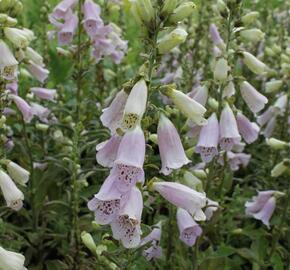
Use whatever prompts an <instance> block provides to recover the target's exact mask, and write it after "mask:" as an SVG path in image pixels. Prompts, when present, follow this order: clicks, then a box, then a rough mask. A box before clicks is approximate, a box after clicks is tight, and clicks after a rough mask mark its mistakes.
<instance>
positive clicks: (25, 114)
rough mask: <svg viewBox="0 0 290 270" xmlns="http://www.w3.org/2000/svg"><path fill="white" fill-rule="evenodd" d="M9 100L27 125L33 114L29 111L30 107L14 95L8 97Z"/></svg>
mask: <svg viewBox="0 0 290 270" xmlns="http://www.w3.org/2000/svg"><path fill="white" fill-rule="evenodd" d="M10 97H11V99H12V100H13V102H14V103H15V105H16V106H17V108H18V110H19V111H20V112H21V114H22V116H23V120H24V121H25V122H26V123H29V122H30V121H31V120H32V118H33V113H32V110H31V106H30V105H29V104H28V103H27V102H26V101H25V100H24V99H23V98H21V97H19V96H16V95H10Z"/></svg>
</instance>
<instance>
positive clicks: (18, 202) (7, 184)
mask: <svg viewBox="0 0 290 270" xmlns="http://www.w3.org/2000/svg"><path fill="white" fill-rule="evenodd" d="M0 188H1V190H2V193H3V196H4V198H5V201H6V203H7V206H8V207H10V208H11V209H13V210H15V211H19V210H20V209H21V208H22V206H23V202H22V201H23V200H24V195H23V193H22V192H21V191H20V190H19V189H18V188H17V186H16V185H15V184H14V182H13V181H12V179H11V178H10V177H9V175H8V174H6V173H5V172H4V171H2V170H0Z"/></svg>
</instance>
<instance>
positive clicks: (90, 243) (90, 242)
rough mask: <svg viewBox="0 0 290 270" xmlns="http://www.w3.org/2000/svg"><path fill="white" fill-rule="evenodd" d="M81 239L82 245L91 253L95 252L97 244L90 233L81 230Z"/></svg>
mask: <svg viewBox="0 0 290 270" xmlns="http://www.w3.org/2000/svg"><path fill="white" fill-rule="evenodd" d="M81 239H82V241H83V243H84V245H85V246H86V247H87V248H88V249H89V250H90V251H91V252H92V253H93V254H95V253H96V252H97V246H96V244H95V241H94V239H93V237H92V236H91V234H89V233H87V232H85V231H84V232H82V233H81Z"/></svg>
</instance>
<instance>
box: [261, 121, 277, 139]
mask: <svg viewBox="0 0 290 270" xmlns="http://www.w3.org/2000/svg"><path fill="white" fill-rule="evenodd" d="M276 124H277V118H276V117H272V118H271V119H270V121H269V122H268V123H267V125H266V127H265V129H264V130H263V131H262V132H261V134H263V135H264V137H265V138H270V137H271V136H272V134H273V131H274V129H275V127H276Z"/></svg>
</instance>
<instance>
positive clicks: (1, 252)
mask: <svg viewBox="0 0 290 270" xmlns="http://www.w3.org/2000/svg"><path fill="white" fill-rule="evenodd" d="M24 262H25V257H24V256H23V255H22V254H20V253H16V252H13V251H8V250H6V249H4V248H3V247H1V246H0V265H1V268H2V269H5V270H25V269H26V268H25V267H24Z"/></svg>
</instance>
